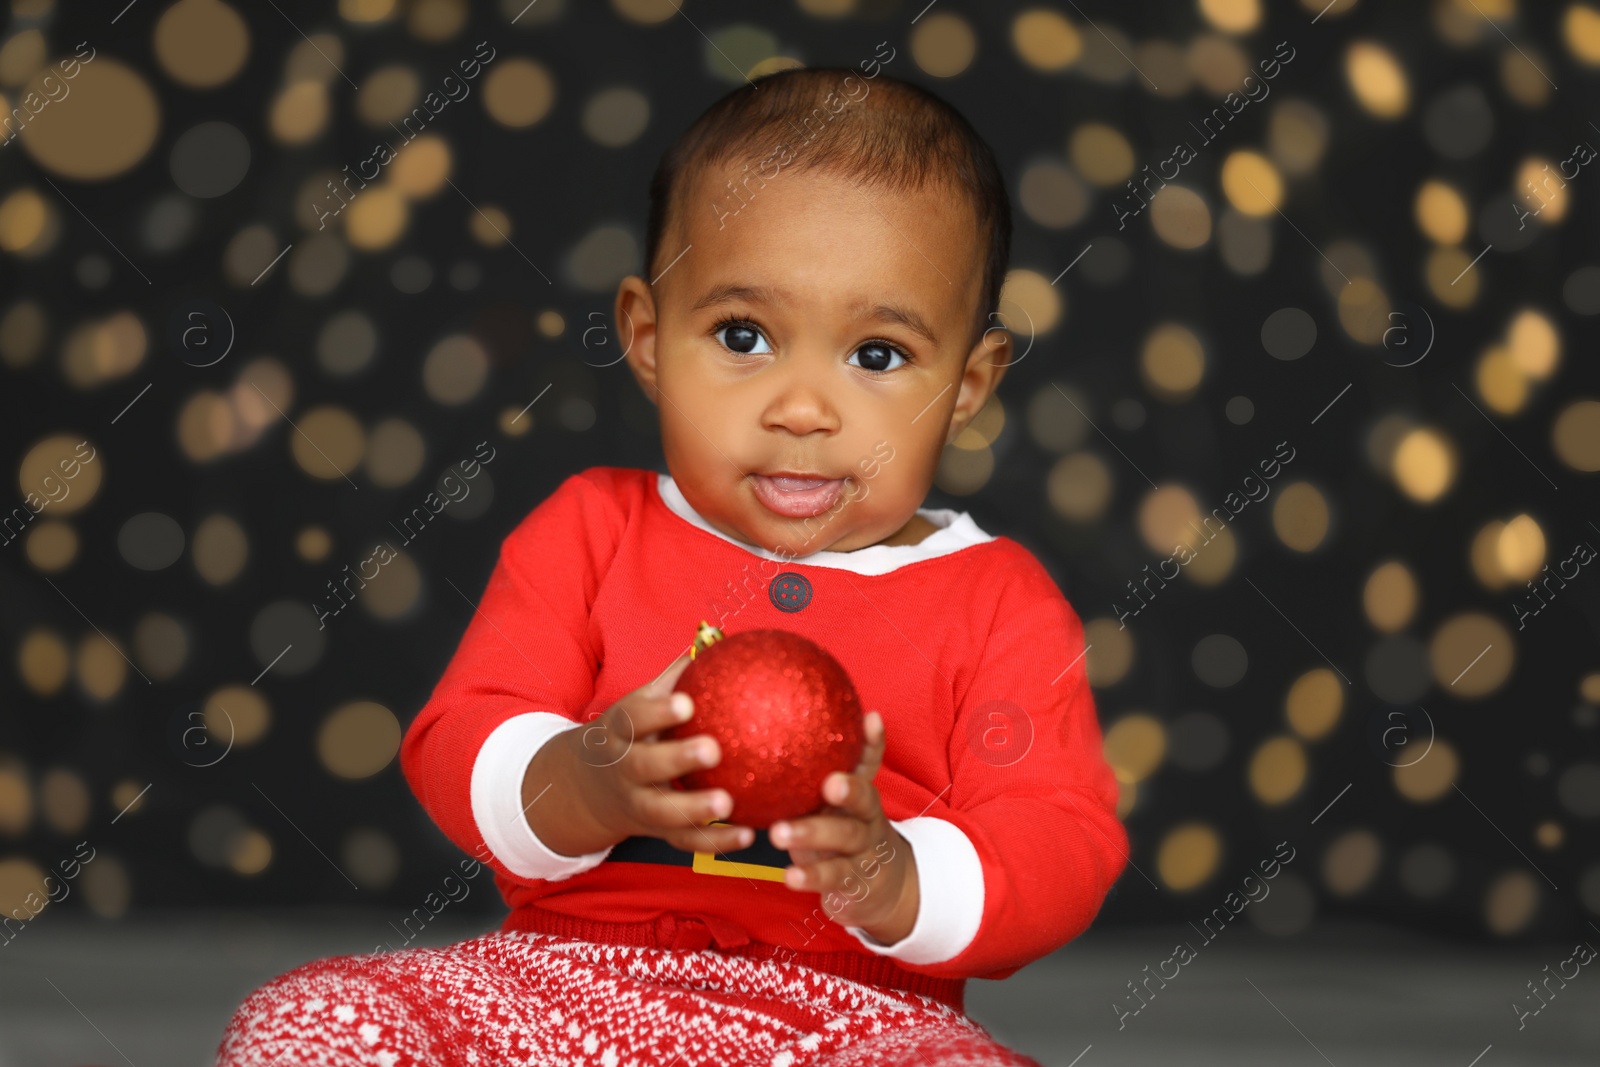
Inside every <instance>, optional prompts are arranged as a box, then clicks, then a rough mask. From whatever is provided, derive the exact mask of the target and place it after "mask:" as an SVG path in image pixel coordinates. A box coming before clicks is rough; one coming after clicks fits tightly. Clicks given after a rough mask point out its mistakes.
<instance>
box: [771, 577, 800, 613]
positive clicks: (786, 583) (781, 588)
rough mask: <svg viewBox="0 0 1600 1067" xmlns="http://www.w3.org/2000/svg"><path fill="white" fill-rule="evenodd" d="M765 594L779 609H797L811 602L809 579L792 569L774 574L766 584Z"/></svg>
mask: <svg viewBox="0 0 1600 1067" xmlns="http://www.w3.org/2000/svg"><path fill="white" fill-rule="evenodd" d="M767 596H768V597H770V598H771V600H772V606H773V607H775V608H777V609H778V610H779V611H789V612H794V611H799V610H800V609H801V608H803V607H805V606H806V605H807V604H809V603H811V581H810V579H808V578H807V577H806V576H805V575H803V574H796V573H795V572H794V571H784V572H783V573H782V574H775V575H773V577H772V581H771V582H770V583H768V585H767Z"/></svg>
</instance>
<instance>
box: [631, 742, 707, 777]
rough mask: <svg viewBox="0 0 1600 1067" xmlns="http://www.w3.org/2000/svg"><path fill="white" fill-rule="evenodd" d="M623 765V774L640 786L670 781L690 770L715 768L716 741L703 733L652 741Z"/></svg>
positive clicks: (638, 749)
mask: <svg viewBox="0 0 1600 1067" xmlns="http://www.w3.org/2000/svg"><path fill="white" fill-rule="evenodd" d="M632 755H633V758H632V759H631V760H629V761H628V763H627V768H626V769H627V774H628V777H629V778H630V779H632V780H633V781H634V782H637V783H639V784H640V785H649V784H651V783H653V782H663V783H665V782H670V781H672V780H673V779H674V778H681V777H682V776H683V775H685V774H688V773H689V772H690V771H699V770H704V769H705V768H707V767H715V766H716V765H717V764H718V763H719V762H720V761H721V760H722V748H721V746H720V745H718V744H717V739H716V738H714V737H708V736H706V735H704V734H700V735H696V736H694V737H685V738H682V739H679V740H676V741H652V742H646V743H644V744H641V745H638V746H636V747H635V748H634V750H633V753H632Z"/></svg>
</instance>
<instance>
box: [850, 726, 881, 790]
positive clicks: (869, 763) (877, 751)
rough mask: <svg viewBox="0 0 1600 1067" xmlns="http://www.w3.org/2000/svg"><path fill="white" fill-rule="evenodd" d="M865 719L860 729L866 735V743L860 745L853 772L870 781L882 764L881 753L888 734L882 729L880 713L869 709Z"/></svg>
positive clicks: (876, 774)
mask: <svg viewBox="0 0 1600 1067" xmlns="http://www.w3.org/2000/svg"><path fill="white" fill-rule="evenodd" d="M865 719H866V721H865V723H864V724H863V727H862V729H863V732H864V733H865V735H866V744H864V745H862V747H861V759H860V761H859V762H858V763H857V764H856V771H855V773H856V774H858V775H860V776H861V777H862V778H863V779H865V780H866V781H869V782H870V781H872V780H873V779H874V778H876V777H877V776H878V768H879V767H881V766H883V753H884V749H885V748H887V747H888V735H887V733H886V731H885V730H884V726H883V716H882V715H881V714H880V713H878V712H876V711H869V712H867V714H866V716H865Z"/></svg>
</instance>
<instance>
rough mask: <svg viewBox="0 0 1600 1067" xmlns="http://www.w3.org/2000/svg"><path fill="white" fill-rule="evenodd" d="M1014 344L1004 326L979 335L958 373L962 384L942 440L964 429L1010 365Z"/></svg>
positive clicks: (991, 393) (954, 436) (980, 408)
mask: <svg viewBox="0 0 1600 1067" xmlns="http://www.w3.org/2000/svg"><path fill="white" fill-rule="evenodd" d="M1014 347H1015V345H1014V342H1013V340H1012V337H1011V334H1010V332H1009V331H1008V330H1006V329H1005V328H1004V327H1003V326H992V327H990V328H989V329H987V330H985V331H984V332H983V336H981V337H979V338H978V342H977V344H975V345H973V346H972V349H971V350H970V351H969V352H968V353H967V363H966V367H965V368H964V369H963V370H962V372H961V383H960V385H961V387H960V389H959V390H958V391H957V393H956V406H955V409H954V410H953V411H951V412H950V428H949V430H948V431H947V432H946V434H945V443H946V444H949V443H950V442H951V441H954V440H955V439H956V436H957V435H958V434H960V433H961V431H962V430H964V429H966V428H967V423H969V422H971V421H972V420H973V418H974V417H975V416H976V415H977V414H978V412H980V411H982V410H983V406H984V405H985V404H987V403H988V402H989V398H990V397H991V396H993V395H994V391H995V390H996V389H997V388H999V386H1000V379H1001V378H1004V377H1005V374H1006V368H1007V367H1009V366H1010V365H1011V359H1012V350H1013V348H1014Z"/></svg>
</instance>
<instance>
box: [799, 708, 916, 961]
mask: <svg viewBox="0 0 1600 1067" xmlns="http://www.w3.org/2000/svg"><path fill="white" fill-rule="evenodd" d="M865 730H866V736H867V745H866V748H865V749H864V750H863V752H862V754H861V762H860V763H859V764H858V765H857V766H856V769H855V772H854V773H853V774H844V773H842V772H835V773H833V774H830V775H829V776H828V777H827V779H826V780H824V781H823V783H822V799H823V800H825V801H827V802H828V803H829V804H831V805H833V806H832V807H829V808H827V809H825V810H824V811H823V812H822V813H820V814H817V815H808V816H806V817H804V818H801V819H789V820H785V821H782V822H775V823H773V824H772V827H771V829H770V830H769V831H768V836H769V838H770V839H771V841H772V843H773V844H774V845H775V846H777V847H778V848H787V849H788V850H789V858H790V859H792V860H794V862H795V865H794V866H792V867H790V868H788V870H787V871H785V877H784V883H785V884H786V885H788V886H789V888H791V889H795V890H800V891H803V892H808V893H821V894H823V898H822V903H823V910H824V911H826V912H827V914H828V916H829V918H831V919H833V920H834V921H835V922H837V923H839V924H840V925H842V926H854V927H858V928H860V929H863V930H865V931H866V932H867V933H868V934H870V935H871V936H872V937H874V938H875V939H877V940H878V941H879V942H880V943H882V944H885V945H892V944H894V943H895V942H896V941H899V940H901V939H902V938H904V937H905V936H906V935H907V934H909V933H911V928H912V926H914V925H915V924H916V918H917V908H918V905H919V903H920V900H921V897H920V893H919V889H918V884H917V867H916V863H915V862H914V858H913V856H912V853H911V845H910V844H909V843H908V842H907V841H906V839H905V838H904V837H902V836H901V835H900V832H899V831H898V830H896V829H895V828H894V827H893V826H892V825H890V823H889V820H888V818H886V817H885V816H884V814H883V805H882V804H880V803H879V801H878V789H877V787H876V786H875V785H873V784H872V779H873V778H874V777H876V776H877V773H878V768H879V767H880V766H881V765H882V763H883V751H884V748H885V740H884V729H883V716H881V715H879V714H878V713H877V712H875V711H872V712H868V713H867V716H866V724H865ZM841 898H842V902H841Z"/></svg>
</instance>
